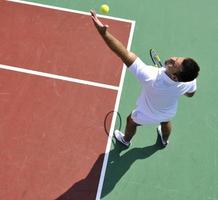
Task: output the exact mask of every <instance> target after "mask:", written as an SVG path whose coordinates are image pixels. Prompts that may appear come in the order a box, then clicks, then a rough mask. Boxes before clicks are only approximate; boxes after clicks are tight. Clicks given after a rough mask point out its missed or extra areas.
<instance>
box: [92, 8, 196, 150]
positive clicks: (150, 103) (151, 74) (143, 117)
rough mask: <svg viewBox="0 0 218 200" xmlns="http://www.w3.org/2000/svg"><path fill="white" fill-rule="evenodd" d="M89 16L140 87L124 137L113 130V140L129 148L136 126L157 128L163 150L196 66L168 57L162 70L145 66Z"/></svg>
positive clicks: (192, 87)
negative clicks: (178, 105)
mask: <svg viewBox="0 0 218 200" xmlns="http://www.w3.org/2000/svg"><path fill="white" fill-rule="evenodd" d="M90 12H91V16H92V20H93V22H94V25H95V27H96V29H97V30H98V32H99V34H100V35H101V37H102V38H103V39H104V41H105V43H106V44H107V46H108V47H109V48H110V49H111V50H112V51H113V52H114V53H116V54H117V55H118V56H119V57H120V58H121V59H122V61H123V62H124V63H125V64H126V66H127V67H128V69H129V71H131V72H132V73H133V74H134V75H135V76H136V78H137V79H138V80H139V81H140V83H141V86H142V89H141V94H140V96H139V97H138V99H137V102H136V108H135V109H134V110H133V111H132V113H131V114H130V115H129V116H128V117H127V124H126V128H125V133H124V134H123V133H122V132H120V131H118V130H115V132H114V135H115V138H116V139H117V140H118V141H119V142H121V143H122V144H124V145H125V146H127V147H128V146H129V145H130V140H131V139H132V137H133V136H134V135H135V133H136V129H137V126H141V125H146V124H160V125H159V126H158V128H157V132H158V134H159V136H160V138H161V142H162V145H163V147H165V146H166V145H167V144H168V138H169V136H170V133H171V129H172V125H171V122H170V120H171V119H172V118H173V117H174V116H175V114H176V110H177V103H178V98H179V97H180V96H181V95H185V96H187V97H192V96H193V95H194V93H195V91H196V88H197V85H196V78H197V76H198V73H199V71H200V68H199V66H198V64H197V63H196V62H195V61H194V60H193V59H192V58H183V57H171V58H169V59H167V60H166V61H165V67H163V68H156V67H153V66H148V65H146V64H145V63H143V62H142V61H141V60H140V58H138V57H137V56H136V55H135V54H134V53H133V52H131V51H128V50H127V49H126V48H125V47H124V45H123V44H122V43H121V42H120V41H119V40H118V39H116V38H115V37H114V36H113V35H112V34H111V33H109V31H108V26H107V25H104V24H102V23H101V21H100V20H99V19H98V18H97V16H96V13H95V11H90Z"/></svg>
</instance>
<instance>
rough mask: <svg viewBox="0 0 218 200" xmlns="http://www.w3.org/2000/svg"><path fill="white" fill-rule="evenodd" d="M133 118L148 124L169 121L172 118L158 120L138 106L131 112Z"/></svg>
mask: <svg viewBox="0 0 218 200" xmlns="http://www.w3.org/2000/svg"><path fill="white" fill-rule="evenodd" d="M131 118H132V120H133V121H134V122H135V123H137V124H140V125H148V124H160V123H161V122H168V121H170V119H166V120H163V121H157V119H152V118H151V117H149V115H147V114H146V113H145V112H143V111H142V109H140V108H138V107H137V108H136V109H134V110H133V111H132V113H131Z"/></svg>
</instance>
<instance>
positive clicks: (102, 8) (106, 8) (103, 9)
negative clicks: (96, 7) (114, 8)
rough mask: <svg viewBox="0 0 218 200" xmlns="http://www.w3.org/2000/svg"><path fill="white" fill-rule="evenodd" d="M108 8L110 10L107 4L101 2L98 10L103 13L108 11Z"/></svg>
mask: <svg viewBox="0 0 218 200" xmlns="http://www.w3.org/2000/svg"><path fill="white" fill-rule="evenodd" d="M109 10H110V8H109V6H108V5H107V4H102V5H101V7H100V11H101V12H102V13H104V14H107V13H109Z"/></svg>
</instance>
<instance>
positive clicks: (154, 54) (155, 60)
mask: <svg viewBox="0 0 218 200" xmlns="http://www.w3.org/2000/svg"><path fill="white" fill-rule="evenodd" d="M149 53H150V57H151V60H152V62H153V64H154V66H155V67H162V66H163V65H162V63H161V60H160V57H159V55H158V54H157V52H156V51H155V50H154V49H150V50H149Z"/></svg>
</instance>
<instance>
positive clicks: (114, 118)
mask: <svg viewBox="0 0 218 200" xmlns="http://www.w3.org/2000/svg"><path fill="white" fill-rule="evenodd" d="M8 1H11V2H16V3H22V4H27V5H33V6H39V7H44V8H49V9H55V10H60V11H66V12H72V13H78V14H83V15H90V13H89V12H83V11H78V10H72V9H67V8H60V7H56V6H50V5H45V4H39V3H33V2H26V1H22V0H8ZM98 16H99V17H101V18H106V19H112V20H117V21H121V22H127V23H131V30H130V37H129V41H128V46H127V49H128V50H130V47H131V43H132V39H133V33H134V29H135V21H134V20H128V19H123V18H117V17H112V16H105V15H99V14H98ZM125 73H126V66H125V65H123V69H122V74H121V79H120V84H119V87H116V86H112V88H114V90H118V94H117V98H116V103H115V107H114V111H115V112H116V111H118V107H119V103H120V98H121V93H122V88H123V84H124V78H125ZM55 76H57V75H55ZM98 84H99V83H98ZM101 85H104V84H101ZM110 87H111V86H110ZM109 89H110V88H109ZM115 122H116V115H115V114H114V115H113V117H112V122H111V127H110V133H109V137H108V140H107V145H106V149H105V156H104V161H103V165H102V169H101V175H100V180H99V184H98V189H97V194H96V200H100V198H101V193H102V188H103V183H104V177H105V172H106V168H107V163H108V158H109V153H110V147H111V143H112V138H113V130H114V127H115Z"/></svg>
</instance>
